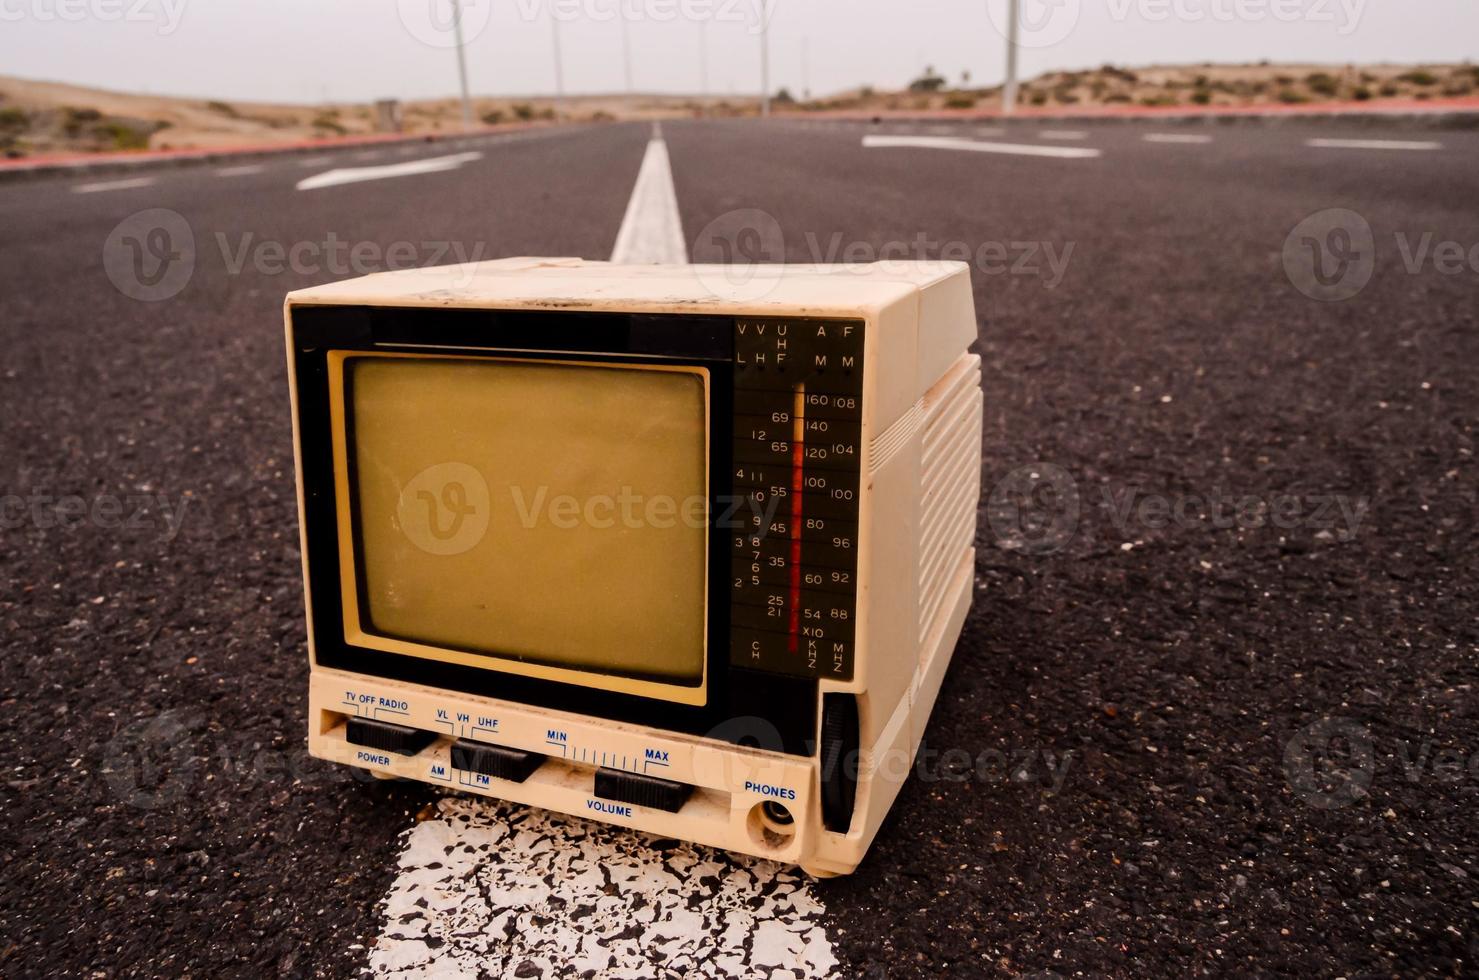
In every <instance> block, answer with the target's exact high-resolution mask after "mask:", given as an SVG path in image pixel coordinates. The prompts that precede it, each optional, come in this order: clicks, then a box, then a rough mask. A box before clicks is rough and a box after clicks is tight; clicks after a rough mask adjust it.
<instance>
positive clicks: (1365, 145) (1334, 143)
mask: <svg viewBox="0 0 1479 980" xmlns="http://www.w3.org/2000/svg"><path fill="white" fill-rule="evenodd" d="M1304 145H1305V146H1314V147H1319V148H1321V149H1331V150H1441V149H1443V144H1442V143H1436V142H1434V141H1432V140H1336V139H1313V140H1305V141H1304Z"/></svg>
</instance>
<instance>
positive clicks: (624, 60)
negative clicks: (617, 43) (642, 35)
mask: <svg viewBox="0 0 1479 980" xmlns="http://www.w3.org/2000/svg"><path fill="white" fill-rule="evenodd" d="M621 65H622V74H623V76H624V77H625V78H626V84H627V95H631V94H632V34H631V27H630V26H629V25H628V24H627V18H626V13H625V12H622V13H621Z"/></svg>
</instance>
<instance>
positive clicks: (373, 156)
mask: <svg viewBox="0 0 1479 980" xmlns="http://www.w3.org/2000/svg"><path fill="white" fill-rule="evenodd" d="M457 145H458V146H462V145H463V144H461V143H458V144H457ZM354 158H355V159H356V160H378V159H380V151H379V150H365V151H363V152H361V153H356V154H355V155H354Z"/></svg>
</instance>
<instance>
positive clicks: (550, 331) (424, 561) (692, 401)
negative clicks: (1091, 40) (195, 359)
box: [286, 259, 981, 876]
mask: <svg viewBox="0 0 1479 980" xmlns="http://www.w3.org/2000/svg"><path fill="white" fill-rule="evenodd" d="M751 273H752V275H751V276H750V277H745V276H740V275H737V274H735V273H734V271H733V270H726V269H724V268H721V267H712V266H711V267H705V266H685V267H661V266H647V267H638V266H615V265H609V264H605V263H596V262H583V261H580V260H576V259H505V260H500V261H495V262H484V263H479V264H475V265H468V266H456V267H447V268H442V269H425V270H414V271H405V272H391V273H384V274H380V275H372V276H368V277H365V278H362V279H357V280H353V281H348V282H341V283H335V284H332V285H326V286H321V287H315V288H312V289H306V290H302V291H299V292H295V293H293V294H291V295H290V296H288V298H287V304H286V316H287V353H288V370H289V379H290V382H291V388H292V401H293V429H294V439H295V451H296V458H297V466H298V502H299V508H300V518H301V530H302V544H303V573H304V578H305V587H306V596H307V599H306V602H307V611H308V646H309V657H310V662H311V667H312V670H311V674H310V680H309V683H310V717H309V733H308V746H309V750H310V751H311V753H312V754H313V755H315V756H317V757H319V758H323V759H329V760H332V761H335V762H342V763H345V764H347V765H351V766H359V767H362V768H365V769H369V770H371V771H372V772H374V773H375V774H377V775H380V776H384V777H394V776H399V777H406V778H410V779H417V780H424V781H426V782H430V783H435V784H438V785H441V786H446V787H448V788H449V789H457V790H462V791H465V792H470V793H478V794H482V795H485V796H494V797H501V798H504V799H508V800H514V801H517V802H520V803H526V804H530V805H534V806H541V807H546V808H548V809H551V810H558V811H563V812H565V813H571V814H577V815H579V816H582V817H588V818H591V819H595V820H603V821H607V822H609V823H613V824H620V825H622V826H625V827H632V828H636V829H639V830H643V831H648V832H651V833H654V834H660V835H663V836H668V837H677V838H684V839H687V840H691V841H696V842H700V843H704V844H710V845H714V846H717V847H722V848H728V849H731V850H734V851H741V852H745V853H748V854H754V855H760V856H763V857H767V858H772V859H775V860H780V861H785V862H790V863H794V864H798V865H800V866H801V867H802V868H804V869H805V870H807V871H809V872H811V873H813V874H816V875H823V876H825V875H834V874H845V873H847V872H850V871H852V870H853V869H854V868H855V867H856V866H857V864H858V862H859V861H860V860H861V859H862V857H863V855H864V853H866V851H867V849H868V846H869V844H870V843H871V842H872V840H873V837H874V835H875V834H876V833H877V830H878V826H879V823H880V822H881V821H882V819H883V817H884V815H885V814H886V813H887V811H888V808H889V805H890V804H891V803H892V802H893V800H894V798H895V796H896V795H897V794H898V792H899V788H900V786H901V785H902V784H903V782H904V780H905V778H906V777H907V775H908V773H909V772H910V770H911V768H912V760H913V756H914V752H915V749H916V747H917V746H918V743H919V739H920V736H921V734H922V731H923V729H924V725H925V722H926V720H927V719H928V717H929V713H930V709H931V707H932V706H933V705H934V702H935V696H936V694H937V693H938V692H939V689H940V682H941V678H942V676H943V675H944V673H945V668H946V665H947V664H948V662H949V660H950V656H951V653H952V651H953V649H954V646H955V643H956V640H957V638H958V637H959V634H960V630H961V625H962V622H963V620H964V619H965V615H966V611H967V608H968V607H969V605H970V602H971V597H972V594H973V591H974V590H973V585H972V583H973V581H974V574H973V569H974V555H975V551H974V538H975V528H976V510H977V503H978V498H979V496H980V482H981V368H980V358H979V357H977V356H976V355H974V354H971V353H969V352H968V350H967V347H968V346H969V345H970V343H971V341H972V340H973V339H974V338H975V336H976V319H975V312H974V307H973V302H972V296H971V289H970V282H969V277H968V273H967V270H966V267H965V266H964V265H961V264H959V263H940V262H932V263H907V262H905V263H886V264H878V265H872V266H858V265H851V266H778V267H772V268H770V269H765V270H762V271H755V270H751ZM754 276H762V277H765V278H764V279H763V280H757V279H756V278H754Z"/></svg>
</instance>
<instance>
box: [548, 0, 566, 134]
mask: <svg viewBox="0 0 1479 980" xmlns="http://www.w3.org/2000/svg"><path fill="white" fill-rule="evenodd" d="M549 27H550V38H551V40H552V41H553V44H554V52H555V105H556V106H557V107H558V108H560V109H561V110H563V109H564V108H565V69H564V67H563V66H562V65H561V63H560V18H558V17H556V16H555V9H554V7H553V5H552V6H551V7H550V14H549Z"/></svg>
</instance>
